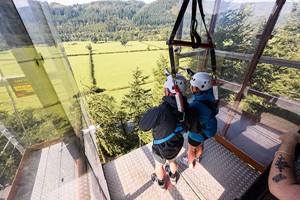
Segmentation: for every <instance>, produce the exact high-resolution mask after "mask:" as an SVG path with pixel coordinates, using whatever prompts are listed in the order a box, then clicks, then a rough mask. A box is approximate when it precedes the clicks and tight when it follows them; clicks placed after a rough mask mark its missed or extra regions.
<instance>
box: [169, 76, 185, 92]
mask: <svg viewBox="0 0 300 200" xmlns="http://www.w3.org/2000/svg"><path fill="white" fill-rule="evenodd" d="M174 82H175V85H177V87H178V89H179V91H180V92H181V93H184V92H185V91H186V79H185V77H184V76H182V75H181V74H176V77H175V80H174ZM164 87H165V88H168V89H169V91H170V92H171V93H175V90H174V83H173V77H172V76H171V75H169V76H168V77H167V80H166V82H165V84H164Z"/></svg>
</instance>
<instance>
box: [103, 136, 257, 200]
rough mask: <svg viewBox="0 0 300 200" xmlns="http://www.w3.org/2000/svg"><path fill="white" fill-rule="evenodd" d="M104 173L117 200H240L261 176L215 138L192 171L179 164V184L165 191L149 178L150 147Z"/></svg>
mask: <svg viewBox="0 0 300 200" xmlns="http://www.w3.org/2000/svg"><path fill="white" fill-rule="evenodd" d="M185 137H186V135H185ZM186 149H187V140H185V144H184V147H183V148H182V150H181V152H180V154H179V157H181V156H183V154H184V153H185V151H186ZM103 170H104V173H105V177H106V180H107V184H108V188H109V192H110V196H111V199H118V200H119V199H128V200H131V199H163V200H167V199H178V200H179V199H205V200H216V199H224V200H233V199H235V198H239V197H241V195H242V194H243V193H244V192H245V191H246V190H247V189H248V188H249V187H250V185H251V184H252V183H253V182H254V181H255V180H256V178H257V177H258V176H259V173H258V172H257V171H256V170H254V169H253V168H252V167H250V166H249V165H247V164H246V163H244V162H243V161H242V160H241V159H239V158H238V157H237V156H236V155H235V154H234V153H232V152H231V151H229V150H228V149H226V148H225V147H223V146H222V145H221V144H219V143H218V142H217V141H215V140H214V139H213V138H211V139H209V140H207V141H206V142H205V150H204V154H203V159H202V161H201V163H197V164H196V166H195V168H194V169H193V170H191V169H188V168H186V167H185V166H184V165H182V164H181V163H180V162H179V170H178V171H179V173H180V177H179V180H178V182H177V185H176V186H173V185H171V184H170V183H168V190H167V191H165V192H162V191H160V189H159V188H157V186H155V185H153V183H152V182H151V181H150V175H151V173H153V172H154V160H153V157H152V154H151V144H148V145H145V146H143V147H142V148H139V149H137V150H135V151H133V152H131V153H129V154H126V155H124V156H122V157H120V158H118V159H116V160H114V161H112V162H110V163H107V164H105V165H103Z"/></svg>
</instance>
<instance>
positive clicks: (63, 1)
mask: <svg viewBox="0 0 300 200" xmlns="http://www.w3.org/2000/svg"><path fill="white" fill-rule="evenodd" d="M39 1H48V2H49V3H51V2H57V3H60V4H63V5H73V4H76V3H78V4H84V3H89V2H92V1H97V0H39ZM140 1H144V2H145V3H151V2H153V1H159V0H140ZM228 1H230V0H228ZM232 1H233V2H267V1H268V2H275V1H276V0H232ZM287 1H295V2H299V0H287Z"/></svg>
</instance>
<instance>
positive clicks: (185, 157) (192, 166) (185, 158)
mask: <svg viewBox="0 0 300 200" xmlns="http://www.w3.org/2000/svg"><path fill="white" fill-rule="evenodd" d="M180 161H181V163H182V164H184V165H185V166H187V167H188V168H190V169H194V162H193V163H188V157H187V156H183V157H182V158H181V159H180Z"/></svg>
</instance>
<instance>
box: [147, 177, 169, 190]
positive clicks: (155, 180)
mask: <svg viewBox="0 0 300 200" xmlns="http://www.w3.org/2000/svg"><path fill="white" fill-rule="evenodd" d="M151 181H152V182H153V183H154V184H155V185H157V186H158V187H159V189H160V190H162V191H166V189H167V185H166V182H165V181H164V184H162V185H160V184H159V183H158V178H157V176H156V174H155V173H153V174H151Z"/></svg>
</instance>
